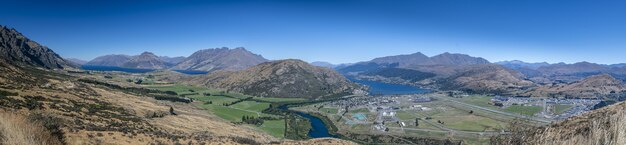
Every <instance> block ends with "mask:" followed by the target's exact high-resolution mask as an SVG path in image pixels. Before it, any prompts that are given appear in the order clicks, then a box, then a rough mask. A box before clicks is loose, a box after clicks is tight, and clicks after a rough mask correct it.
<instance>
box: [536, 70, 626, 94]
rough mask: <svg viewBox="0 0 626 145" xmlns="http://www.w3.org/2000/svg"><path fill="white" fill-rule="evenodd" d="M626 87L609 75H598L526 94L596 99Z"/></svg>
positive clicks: (549, 86)
mask: <svg viewBox="0 0 626 145" xmlns="http://www.w3.org/2000/svg"><path fill="white" fill-rule="evenodd" d="M624 90H626V86H625V85H624V84H623V82H622V81H621V80H617V79H615V78H614V77H612V76H611V75H608V74H600V75H594V76H590V77H587V78H585V79H583V80H580V81H576V82H573V83H568V84H548V85H544V86H541V87H538V88H535V89H533V90H531V91H529V92H527V93H526V95H527V96H531V97H542V96H547V97H570V98H597V97H602V96H607V95H610V94H617V93H621V92H622V91H624Z"/></svg>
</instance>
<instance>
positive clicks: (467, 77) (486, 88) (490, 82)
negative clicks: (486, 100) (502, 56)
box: [437, 64, 534, 93]
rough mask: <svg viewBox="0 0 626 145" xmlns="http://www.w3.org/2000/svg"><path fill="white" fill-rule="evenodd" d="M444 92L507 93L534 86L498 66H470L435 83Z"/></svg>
mask: <svg viewBox="0 0 626 145" xmlns="http://www.w3.org/2000/svg"><path fill="white" fill-rule="evenodd" d="M437 85H440V88H441V89H444V90H465V91H469V92H475V93H509V92H514V91H519V90H521V89H523V88H527V87H531V86H533V85H534V84H533V83H532V82H530V81H526V80H524V79H523V75H522V74H521V73H519V72H516V71H513V70H510V69H506V68H504V67H502V66H500V65H495V64H488V65H472V66H470V67H468V68H467V69H466V70H465V71H463V72H460V73H458V74H456V75H454V76H451V77H448V78H445V79H441V80H438V81H437Z"/></svg>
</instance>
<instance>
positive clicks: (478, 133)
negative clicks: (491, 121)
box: [388, 127, 509, 136]
mask: <svg viewBox="0 0 626 145" xmlns="http://www.w3.org/2000/svg"><path fill="white" fill-rule="evenodd" d="M388 128H391V129H404V130H416V131H428V132H438V133H450V132H452V133H461V134H475V135H485V136H493V135H500V134H509V133H508V132H474V131H461V130H448V131H446V130H431V129H419V128H403V127H388Z"/></svg>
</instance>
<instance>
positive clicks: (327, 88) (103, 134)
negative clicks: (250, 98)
mask: <svg viewBox="0 0 626 145" xmlns="http://www.w3.org/2000/svg"><path fill="white" fill-rule="evenodd" d="M196 53H197V54H196ZM196 53H194V54H193V55H192V56H190V57H187V58H184V59H182V58H177V59H174V60H169V61H165V58H164V57H158V56H156V55H155V54H153V53H150V52H144V53H142V54H140V55H138V56H126V55H108V56H103V57H98V58H96V59H94V60H92V61H90V62H88V63H87V64H98V65H111V66H121V67H133V68H156V69H166V68H180V69H186V70H206V71H211V72H212V73H209V74H206V75H196V76H185V77H184V78H181V79H186V81H187V82H188V83H194V84H199V85H203V86H207V87H211V88H221V89H226V90H228V91H235V92H241V93H245V94H249V95H255V96H260V97H301V98H309V99H320V98H324V97H340V96H344V95H350V94H360V93H363V87H362V86H360V85H358V84H355V83H353V82H350V81H349V80H348V79H347V78H345V77H344V76H343V75H342V74H340V73H338V72H336V71H334V70H332V69H329V68H325V67H316V66H313V65H311V64H309V63H307V62H304V61H301V60H294V59H289V60H277V61H268V60H266V59H264V58H262V57H261V56H260V55H256V54H252V53H249V52H248V51H247V50H245V49H243V48H236V49H227V48H221V49H208V50H202V51H199V52H196ZM420 54H421V53H415V54H410V55H399V56H390V57H382V58H377V59H374V60H372V61H368V62H361V63H356V64H352V65H348V66H343V67H341V68H338V71H339V72H341V73H344V75H346V76H349V77H357V78H365V79H367V78H372V77H375V78H377V79H381V78H382V79H384V78H389V80H391V81H390V82H393V80H394V79H402V80H406V81H407V82H408V83H413V84H415V85H425V86H431V87H436V88H437V89H441V90H462V91H467V92H473V93H481V94H484V93H493V94H502V93H511V92H514V93H518V94H521V95H524V94H528V95H529V96H531V97H535V95H536V96H541V97H546V96H548V97H577V98H578V97H583V98H594V97H597V96H598V95H607V96H611V95H612V94H623V92H624V90H625V88H626V87H625V86H624V84H623V82H622V80H620V79H617V78H616V77H615V76H619V75H621V74H624V73H623V72H624V70H626V69H625V68H624V67H623V66H622V67H620V66H619V65H599V64H594V63H588V62H581V63H575V64H564V63H560V64H550V65H545V64H542V65H541V66H535V67H532V66H534V65H527V64H520V62H515V63H518V65H515V66H514V67H512V66H507V65H498V64H492V63H489V61H486V60H484V59H482V58H479V57H472V56H469V55H464V54H451V53H444V54H440V55H437V56H433V57H425V56H424V55H423V54H421V55H420ZM0 56H2V57H1V58H0V104H1V105H0V108H1V109H2V110H3V111H2V112H0V113H1V114H0V115H2V118H8V117H5V114H6V112H9V113H15V114H18V115H16V116H20V117H14V116H11V118H15V119H20V118H21V119H22V121H23V122H22V123H17V125H21V126H17V127H19V128H21V129H26V128H34V127H38V128H39V129H38V130H37V131H33V132H30V133H31V135H35V136H37V135H39V136H45V137H47V138H48V139H49V140H50V141H49V142H50V143H58V144H61V143H67V142H71V143H77V144H101V143H103V141H106V142H105V144H150V143H155V142H156V143H162V144H179V143H180V142H182V141H185V142H211V143H217V144H235V143H236V144H245V143H248V144H280V143H284V144H319V143H320V142H322V141H323V143H328V144H350V142H347V141H339V140H336V139H325V140H321V141H320V142H315V141H316V140H312V141H313V142H309V141H302V142H298V141H285V140H280V139H276V138H274V137H271V136H269V135H267V134H264V133H261V132H260V131H259V130H256V129H252V128H249V127H238V126H236V125H234V124H233V123H230V122H226V121H224V120H221V119H218V118H216V117H215V116H211V114H206V110H200V109H197V108H196V107H193V106H191V105H188V104H185V103H174V102H166V101H159V100H156V99H154V98H151V97H149V96H150V95H167V93H165V92H160V91H150V90H147V89H142V88H135V87H134V86H132V84H131V85H130V86H119V85H117V84H112V83H108V82H104V81H102V82H101V81H100V80H97V79H96V80H89V79H86V78H81V77H77V76H73V75H71V74H70V73H69V71H67V72H66V71H59V69H64V68H72V67H73V64H71V63H70V62H69V61H67V60H65V59H63V58H61V57H60V56H59V55H58V54H56V53H55V52H54V51H52V50H51V49H49V48H47V47H45V46H42V45H40V44H38V43H37V42H34V41H32V40H30V39H28V38H26V37H25V36H23V35H22V34H21V33H19V32H17V31H16V30H14V29H9V28H6V27H4V26H2V27H1V28H0ZM238 56H243V57H244V58H239V57H238ZM413 57H415V58H413ZM207 58H211V59H207ZM176 61H180V62H179V63H178V64H176V65H174V64H172V63H171V62H176ZM254 63H258V64H254ZM181 64H182V65H181ZM520 68H524V69H526V70H532V71H536V73H537V74H535V75H533V76H532V78H531V77H529V76H528V75H526V74H524V73H523V72H520V71H517V69H520ZM361 76H362V77H361ZM576 78H583V79H578V80H575V79H576ZM389 80H388V81H389ZM536 80H544V81H542V83H537V82H538V81H536ZM567 80H575V81H569V82H568V81H567ZM383 81H385V80H383ZM546 82H550V83H546ZM405 83H406V82H405ZM174 108H176V111H173V110H174ZM164 110H169V113H165V114H166V115H165V116H161V117H153V116H155V115H156V113H157V112H163V111H164ZM624 114H625V113H624V103H623V102H622V103H618V104H615V105H611V106H608V107H606V108H602V109H599V110H596V111H592V112H590V113H587V114H583V115H582V116H579V117H574V118H571V119H568V120H566V121H563V122H558V123H555V124H552V125H550V126H544V127H537V128H534V127H528V128H527V129H524V130H521V131H519V132H512V133H511V135H509V136H507V137H505V138H494V139H492V142H493V143H499V141H502V142H501V143H503V144H522V143H537V144H623V143H624V142H626V141H625V140H624V138H625V137H624V134H623V133H621V132H623V130H624V129H625V128H624V126H626V125H625V124H624V122H625V121H624V118H626V117H624ZM28 119H32V120H28ZM24 122H26V123H29V122H40V123H41V124H34V125H29V124H25V123H24ZM3 123H5V122H3ZM5 126H8V125H5ZM224 130H227V131H224ZM3 131H4V130H3ZM2 133H5V132H2ZM41 134H43V135H41ZM517 137H519V138H517ZM94 138H96V139H94ZM110 138H114V139H110ZM100 139H102V140H100Z"/></svg>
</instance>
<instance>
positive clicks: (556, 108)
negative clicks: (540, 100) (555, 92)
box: [554, 104, 574, 114]
mask: <svg viewBox="0 0 626 145" xmlns="http://www.w3.org/2000/svg"><path fill="white" fill-rule="evenodd" d="M573 107H574V105H561V104H558V105H554V113H555V114H561V113H563V112H565V111H567V110H569V109H572V108H573Z"/></svg>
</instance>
